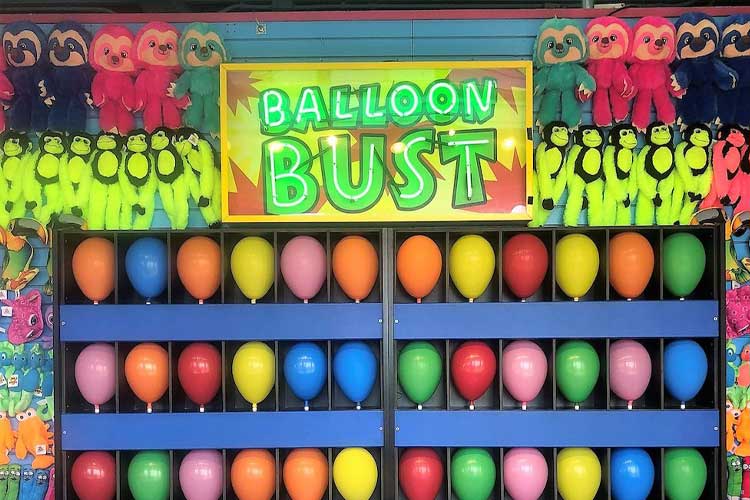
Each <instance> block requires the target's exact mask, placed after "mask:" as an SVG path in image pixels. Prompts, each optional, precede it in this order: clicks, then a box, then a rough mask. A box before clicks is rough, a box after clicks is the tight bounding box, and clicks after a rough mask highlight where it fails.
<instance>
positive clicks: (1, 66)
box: [0, 54, 13, 132]
mask: <svg viewBox="0 0 750 500" xmlns="http://www.w3.org/2000/svg"><path fill="white" fill-rule="evenodd" d="M6 69H8V64H7V63H6V62H5V55H4V54H0V132H2V131H3V130H5V128H6V125H5V108H6V107H8V106H10V101H11V100H12V99H13V84H12V83H10V80H8V77H7V76H5V70H6Z"/></svg>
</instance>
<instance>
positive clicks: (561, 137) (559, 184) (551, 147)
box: [529, 121, 570, 227]
mask: <svg viewBox="0 0 750 500" xmlns="http://www.w3.org/2000/svg"><path fill="white" fill-rule="evenodd" d="M569 144H570V133H569V132H568V126H567V125H566V124H565V122H561V121H555V122H552V123H549V124H547V125H545V127H544V128H543V129H542V142H540V143H539V146H537V148H536V154H535V155H534V177H533V183H532V184H533V192H534V218H533V219H532V220H531V223H530V224H529V226H531V227H541V226H543V225H544V223H545V222H547V219H548V218H549V214H550V211H551V210H552V209H553V208H555V204H556V203H557V202H558V201H560V197H561V196H562V194H563V192H564V191H565V186H566V180H567V172H566V168H565V154H566V153H567V151H568V146H569Z"/></svg>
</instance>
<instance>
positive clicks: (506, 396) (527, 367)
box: [499, 339, 555, 410]
mask: <svg viewBox="0 0 750 500" xmlns="http://www.w3.org/2000/svg"><path fill="white" fill-rule="evenodd" d="M543 362H546V364H547V371H546V375H545V377H544V379H543V381H542V385H541V387H540V389H539V392H538V393H537V395H536V397H534V398H533V399H531V400H528V401H525V402H524V401H520V400H518V399H516V398H515V397H514V396H513V394H511V391H510V388H511V387H512V388H513V390H514V391H517V390H518V389H517V387H519V388H520V389H521V390H522V391H526V390H529V389H530V388H532V387H535V386H533V385H532V383H534V384H537V383H538V382H539V380H538V379H537V378H536V377H537V376H538V375H537V374H538V373H539V372H540V371H541V369H542V368H543V367H544V365H543ZM532 363H533V364H532ZM554 366H555V357H554V349H553V341H552V340H551V339H535V340H503V341H502V344H501V355H500V371H499V374H500V379H501V380H500V391H501V394H502V409H503V410H522V409H526V410H551V409H552V408H553V407H554V402H555V396H554V394H555V386H554ZM516 377H518V378H516ZM509 378H510V379H511V380H509ZM517 380H523V381H524V384H523V385H522V386H521V385H520V384H519V386H516V385H515V383H516V381H517ZM517 395H520V396H526V394H518V393H517ZM524 403H525V406H526V408H523V406H524Z"/></svg>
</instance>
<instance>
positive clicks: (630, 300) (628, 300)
mask: <svg viewBox="0 0 750 500" xmlns="http://www.w3.org/2000/svg"><path fill="white" fill-rule="evenodd" d="M625 301H627V302H633V299H625Z"/></svg>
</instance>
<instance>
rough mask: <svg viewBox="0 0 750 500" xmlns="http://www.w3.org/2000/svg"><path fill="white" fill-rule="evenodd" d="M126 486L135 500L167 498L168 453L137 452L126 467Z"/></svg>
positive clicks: (161, 499)
mask: <svg viewBox="0 0 750 500" xmlns="http://www.w3.org/2000/svg"><path fill="white" fill-rule="evenodd" d="M128 486H130V492H131V493H132V494H133V498H134V499H135V500H167V499H168V498H169V453H167V452H166V451H141V452H138V453H137V454H136V455H135V456H134V457H133V460H131V461H130V465H129V466H128Z"/></svg>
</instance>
